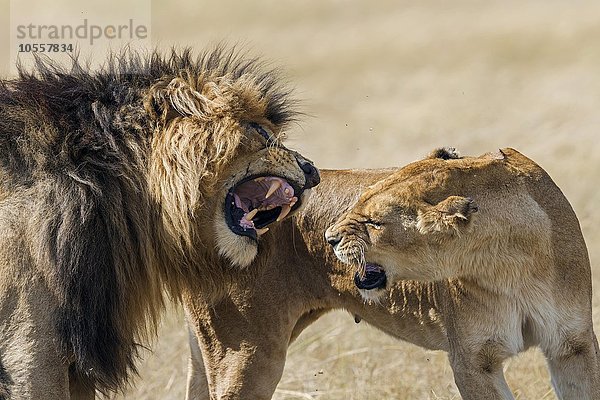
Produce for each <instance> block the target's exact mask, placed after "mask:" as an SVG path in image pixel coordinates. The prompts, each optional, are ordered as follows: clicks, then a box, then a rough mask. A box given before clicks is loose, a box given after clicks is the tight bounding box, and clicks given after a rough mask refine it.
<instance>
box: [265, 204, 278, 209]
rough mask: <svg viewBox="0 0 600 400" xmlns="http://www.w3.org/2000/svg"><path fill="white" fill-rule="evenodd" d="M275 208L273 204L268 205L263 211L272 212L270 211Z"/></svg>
mask: <svg viewBox="0 0 600 400" xmlns="http://www.w3.org/2000/svg"><path fill="white" fill-rule="evenodd" d="M275 207H277V206H276V205H275V204H269V205H268V206H267V207H266V208H265V209H266V210H272V209H274V208H275Z"/></svg>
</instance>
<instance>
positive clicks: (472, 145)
mask: <svg viewBox="0 0 600 400" xmlns="http://www.w3.org/2000/svg"><path fill="white" fill-rule="evenodd" d="M172 4H174V3H167V2H162V3H160V4H158V2H155V4H153V10H152V11H153V25H152V34H153V38H154V39H155V40H156V43H158V44H159V45H161V46H164V47H167V46H169V45H171V44H173V43H176V44H181V45H188V44H189V45H193V46H196V47H198V48H203V47H205V46H207V45H208V44H210V43H214V42H217V41H221V40H223V39H226V40H228V41H230V42H238V41H242V42H245V43H247V44H248V47H250V48H251V49H252V52H253V53H258V54H264V55H266V56H268V57H269V58H271V59H272V60H274V61H276V62H277V63H278V64H283V65H284V66H285V69H286V71H287V72H288V76H289V78H290V81H292V82H294V84H295V85H296V87H297V92H298V94H299V96H300V97H302V98H304V99H306V101H305V103H304V104H305V111H306V112H307V113H308V114H309V115H311V117H308V118H306V119H305V121H304V122H303V123H302V124H301V126H300V127H297V128H295V129H293V131H294V132H291V133H292V140H291V142H290V144H291V147H295V148H297V149H299V150H301V151H302V152H303V153H304V154H306V155H307V156H309V157H310V158H312V159H313V160H314V161H315V162H316V163H317V164H318V165H319V166H320V167H322V168H346V167H355V168H367V167H379V166H390V165H402V164H405V163H407V162H409V161H412V160H414V159H416V158H418V157H419V156H421V155H424V154H426V153H427V152H428V151H429V150H430V149H432V148H433V147H437V146H441V145H452V146H455V147H457V148H459V149H460V150H462V151H463V153H466V154H479V153H483V152H486V151H489V150H493V149H496V148H499V147H505V146H511V147H515V148H517V149H519V150H520V151H522V152H523V153H525V154H526V155H528V156H530V157H532V158H533V159H535V160H536V161H538V162H539V163H540V164H541V165H542V166H543V167H545V168H546V170H547V171H548V172H549V173H550V174H551V175H552V176H553V178H554V179H555V181H556V182H557V183H558V185H559V186H560V187H561V188H562V189H563V191H564V192H565V194H566V195H567V197H568V198H569V199H570V200H571V202H572V204H573V206H574V208H575V210H576V212H577V213H578V215H579V217H580V220H581V224H582V227H583V231H584V234H585V237H586V240H587V243H588V246H589V251H590V255H591V259H592V264H593V265H594V266H595V267H594V282H595V284H596V287H597V286H598V283H599V281H598V279H600V269H599V268H600V228H599V227H600V214H599V213H598V212H596V210H595V208H594V207H595V205H596V204H599V203H600V191H599V190H598V189H597V184H598V179H599V177H600V131H599V129H598V127H600V112H599V110H600V52H599V51H598V43H600V25H599V24H598V20H599V17H600V3H597V2H596V3H591V2H590V3H586V2H576V3H571V2H558V1H531V2H521V1H508V2H507V1H499V0H498V1H488V2H476V1H466V2H464V1H461V2H437V1H420V2H398V1H395V0H382V1H377V2H363V1H358V0H352V1H342V0H337V1H332V0H307V1H297V2H274V1H268V0H254V1H251V2H250V1H247V2H237V1H231V0H227V1H213V2H206V1H205V2H198V1H196V0H187V1H184V2H179V3H178V4H181V5H178V6H174V5H172ZM594 306H595V313H594V320H595V322H596V331H597V332H600V325H599V324H600V314H599V313H600V291H598V290H595V295H594ZM187 354H188V349H187V342H186V333H185V329H184V322H183V318H182V316H181V312H180V311H173V312H170V313H169V314H168V316H167V318H166V320H165V322H164V325H163V328H162V330H161V333H160V339H159V340H158V342H157V344H156V346H155V350H154V353H153V354H152V355H149V356H148V358H147V360H146V362H145V363H144V364H143V365H142V366H141V378H140V379H139V380H138V381H137V382H136V388H135V389H132V390H131V391H130V392H128V393H127V395H126V396H125V398H131V399H181V398H183V393H184V386H185V369H186V358H187ZM506 374H507V379H508V382H509V385H510V386H511V388H512V389H513V391H514V393H515V396H516V397H517V398H518V399H554V398H555V397H554V394H552V392H551V391H550V385H549V379H548V374H547V372H546V369H545V365H544V361H543V358H542V357H541V355H540V354H539V352H537V351H529V352H527V353H525V354H523V355H522V356H520V357H518V358H515V359H514V360H511V362H510V363H509V364H508V365H507V371H506ZM275 398H277V399H389V398H396V399H457V398H459V396H458V394H457V390H456V387H455V386H454V384H453V380H452V373H451V370H450V368H449V366H448V362H447V359H446V356H445V354H443V353H439V352H428V351H424V350H422V349H419V348H417V347H415V346H412V345H409V344H406V343H402V342H399V341H397V340H394V339H392V338H390V337H388V336H386V335H385V334H383V333H380V332H378V331H377V330H375V329H373V328H370V327H368V326H366V325H365V324H364V323H361V324H359V325H357V326H355V324H354V322H353V321H352V318H350V317H349V316H348V315H347V314H345V313H341V312H336V313H332V314H330V315H327V316H326V317H324V318H323V319H321V320H320V321H319V322H318V323H316V324H314V325H313V326H311V327H310V328H309V329H307V330H306V331H305V332H304V333H303V334H302V335H301V336H300V338H299V340H298V341H297V342H296V343H294V344H293V345H292V347H291V348H290V350H289V356H288V363H287V366H286V369H285V372H284V375H283V378H282V380H281V383H280V385H279V387H278V389H277V392H276V395H275Z"/></svg>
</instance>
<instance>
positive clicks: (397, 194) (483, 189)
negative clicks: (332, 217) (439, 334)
mask: <svg viewBox="0 0 600 400" xmlns="http://www.w3.org/2000/svg"><path fill="white" fill-rule="evenodd" d="M501 153H502V157H498V156H497V155H489V154H488V155H484V156H481V157H477V158H472V157H466V158H460V159H448V160H443V159H438V158H430V159H426V160H423V161H418V162H415V163H413V164H410V165H408V166H406V167H404V168H402V169H401V170H400V171H398V172H397V173H395V174H392V175H391V176H389V177H388V178H386V179H384V180H382V181H380V182H378V183H377V184H375V185H373V187H371V188H369V189H367V190H366V191H365V192H364V193H363V194H362V195H361V198H360V199H359V201H358V202H357V204H356V205H355V206H354V207H352V208H351V209H350V210H349V211H348V212H347V213H345V214H344V215H343V216H342V217H341V218H340V219H339V220H338V222H337V223H336V224H334V225H333V226H331V227H330V228H329V229H328V231H327V234H326V236H327V238H328V240H330V241H332V243H335V242H338V241H339V243H337V244H336V245H335V252H336V255H337V256H338V258H340V260H342V261H344V262H347V263H349V264H354V265H357V266H358V268H359V270H361V269H362V268H363V267H364V264H365V263H376V264H379V265H381V266H382V267H383V268H384V270H385V271H386V274H387V277H388V286H389V287H391V285H392V284H393V283H394V282H398V281H399V280H402V279H414V280H422V281H440V280H443V279H450V278H454V279H458V280H457V282H458V283H459V284H460V295H457V296H451V297H449V298H447V299H446V300H445V303H447V304H446V305H445V306H444V314H445V321H446V329H447V330H448V339H449V350H450V360H451V363H452V366H453V370H454V374H455V379H456V383H457V385H458V387H459V389H460V392H461V394H462V396H463V398H465V399H481V398H486V399H510V398H512V394H511V393H510V390H509V389H508V386H507V385H506V382H505V381H504V377H503V374H502V363H503V361H504V360H506V359H507V358H509V357H511V356H513V355H515V354H517V353H519V352H521V351H523V350H525V349H526V348H528V347H529V346H532V345H536V346H540V347H541V349H542V350H543V352H544V353H545V355H546V357H547V358H548V362H549V366H550V371H551V374H552V378H553V384H554V387H555V390H556V393H557V395H558V397H559V398H560V399H573V400H575V399H597V398H600V366H599V364H598V363H599V361H600V359H599V357H598V345H597V341H596V337H595V335H594V332H593V328H592V319H591V280H590V265H589V260H588V255H587V250H586V247H585V243H584V240H583V237H582V234H581V230H580V228H579V223H578V221H577V217H576V216H575V214H574V212H573V210H572V208H571V206H570V205H569V203H568V202H567V200H566V199H565V198H564V196H563V194H562V193H561V192H560V190H559V189H558V188H557V187H556V185H555V184H554V183H553V182H552V180H551V179H550V177H549V176H548V175H547V174H546V173H545V172H544V171H543V170H542V169H541V168H540V167H539V166H538V165H536V164H535V163H534V162H533V161H531V160H529V159H527V158H526V157H524V156H523V155H521V154H520V153H518V152H517V151H515V150H512V149H504V150H502V151H501ZM374 226H375V227H376V228H377V229H375V228H374ZM384 293H385V292H384V291H383V290H379V293H378V294H379V295H381V296H383V295H384ZM369 296H370V297H372V296H373V293H370V294H369Z"/></svg>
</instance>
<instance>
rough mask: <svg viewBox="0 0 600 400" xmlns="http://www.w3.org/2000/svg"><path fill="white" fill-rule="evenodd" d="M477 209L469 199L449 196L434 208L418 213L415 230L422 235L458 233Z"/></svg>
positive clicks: (430, 207) (429, 207) (427, 208)
mask: <svg viewBox="0 0 600 400" xmlns="http://www.w3.org/2000/svg"><path fill="white" fill-rule="evenodd" d="M477 210H478V208H477V205H476V204H475V201H473V199H471V198H469V197H461V196H450V197H448V198H446V199H445V200H442V201H441V202H439V203H438V204H436V205H435V206H428V207H426V208H425V209H423V210H419V211H418V215H417V228H418V229H419V231H420V232H421V233H423V234H427V233H432V232H448V231H458V229H459V228H460V227H461V226H466V225H467V224H468V223H469V222H470V221H471V219H472V215H473V213H475V212H477Z"/></svg>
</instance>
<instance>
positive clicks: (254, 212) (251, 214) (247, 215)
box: [244, 208, 258, 221]
mask: <svg viewBox="0 0 600 400" xmlns="http://www.w3.org/2000/svg"><path fill="white" fill-rule="evenodd" d="M256 214H258V208H255V209H254V210H252V211H250V212H249V213H248V214H246V216H245V217H244V218H246V220H248V221H252V218H254V217H255V216H256Z"/></svg>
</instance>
